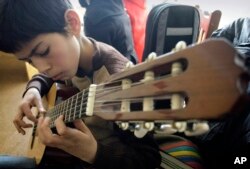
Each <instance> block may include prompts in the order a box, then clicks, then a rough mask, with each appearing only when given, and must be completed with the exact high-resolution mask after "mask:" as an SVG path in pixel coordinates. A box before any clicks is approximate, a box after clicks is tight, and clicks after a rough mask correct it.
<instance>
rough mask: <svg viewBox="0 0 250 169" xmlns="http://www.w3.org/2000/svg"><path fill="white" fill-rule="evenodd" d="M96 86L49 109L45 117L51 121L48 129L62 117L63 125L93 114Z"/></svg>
mask: <svg viewBox="0 0 250 169" xmlns="http://www.w3.org/2000/svg"><path fill="white" fill-rule="evenodd" d="M95 92H96V85H91V86H90V88H88V89H86V90H83V91H81V92H79V93H77V94H75V95H73V96H71V97H70V98H68V99H67V100H65V101H63V102H61V103H59V104H57V105H56V106H54V107H53V108H52V109H50V110H49V111H48V113H47V115H48V116H49V117H50V119H51V123H50V127H51V128H53V127H55V120H56V119H57V118H58V117H59V116H61V115H63V116H64V121H65V123H70V122H73V121H74V120H76V119H82V118H84V117H86V116H91V115H92V114H93V108H94V100H95Z"/></svg>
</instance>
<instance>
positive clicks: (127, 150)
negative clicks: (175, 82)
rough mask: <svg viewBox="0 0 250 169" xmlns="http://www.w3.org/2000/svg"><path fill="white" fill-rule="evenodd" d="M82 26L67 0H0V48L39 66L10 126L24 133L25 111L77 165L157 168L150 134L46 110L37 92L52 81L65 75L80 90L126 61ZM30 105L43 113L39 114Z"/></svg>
mask: <svg viewBox="0 0 250 169" xmlns="http://www.w3.org/2000/svg"><path fill="white" fill-rule="evenodd" d="M93 2H94V1H93ZM103 2H106V1H103ZM87 14H88V13H87ZM97 14H98V13H97ZM87 16H88V15H87ZM99 17H101V16H99ZM97 18H98V17H97ZM81 31H82V30H81V22H80V18H79V16H78V14H77V12H75V11H74V10H73V9H72V8H71V4H70V3H69V1H67V0H53V1H52V0H32V1H30V0H18V1H16V0H0V51H4V52H6V53H13V54H14V55H15V56H16V57H17V59H19V60H22V61H27V62H29V63H30V64H32V65H33V66H34V67H36V68H37V70H38V71H39V72H40V73H39V74H37V75H35V76H34V77H33V78H32V79H31V80H30V81H29V82H28V84H27V88H26V90H25V92H24V94H23V98H22V100H21V103H20V105H19V108H18V111H17V114H16V116H15V119H14V125H15V127H16V128H17V130H18V132H19V133H21V134H25V128H29V127H32V123H29V122H25V121H24V117H27V118H28V119H29V120H31V121H32V122H34V123H37V133H38V137H39V139H40V141H41V142H42V143H43V144H45V145H46V146H49V147H55V148H58V149H61V150H64V151H65V152H67V153H69V154H71V155H73V156H75V157H77V163H74V165H75V167H78V168H96V169H98V168H109V169H117V168H119V169H128V168H129V169H138V168H143V169H154V168H157V167H158V166H159V164H160V161H161V157H160V154H159V152H158V146H157V144H156V143H155V141H154V139H153V138H152V136H151V135H150V134H148V135H146V136H145V137H143V138H141V139H138V138H136V137H135V136H134V135H133V133H131V132H129V131H123V130H121V129H120V128H119V127H118V126H117V125H116V124H115V123H113V122H109V121H105V120H103V119H101V118H98V117H96V116H91V117H86V118H84V119H83V120H80V119H78V120H77V119H73V125H74V127H70V126H67V125H66V124H65V120H66V119H65V116H66V115H65V114H64V113H63V112H60V115H58V117H57V118H56V119H51V118H50V117H48V116H46V111H45V108H44V106H43V103H42V100H41V97H42V96H43V95H45V94H47V93H48V91H49V89H50V88H51V86H52V84H53V83H55V82H59V81H60V82H65V81H67V82H70V83H66V84H71V85H72V86H74V87H77V88H78V89H79V90H83V89H86V88H88V87H89V85H90V84H91V83H95V84H99V83H102V82H104V81H106V80H107V79H108V78H109V77H110V75H112V74H114V73H117V72H120V71H122V70H123V69H124V68H125V65H126V63H128V62H129V60H128V59H127V58H125V57H124V56H123V55H121V54H120V53H119V52H118V51H117V50H115V49H114V48H113V47H111V46H109V45H107V44H105V43H102V42H98V41H96V40H94V39H92V38H87V37H86V36H84V35H82V33H81ZM32 107H37V109H38V111H39V112H40V114H42V115H41V116H40V117H39V119H37V118H36V117H35V116H34V115H33V113H32V111H31V108H32ZM53 120H54V121H53ZM51 122H55V129H56V132H52V130H51V128H50V124H51ZM59 161H60V160H59ZM61 163H62V164H63V161H60V163H59V164H58V165H59V166H60V164H61ZM53 166H54V167H55V164H53ZM59 166H57V167H58V168H59ZM47 167H48V166H47ZM52 168H53V167H52ZM60 168H65V166H62V165H61V166H60ZM70 168H74V166H73V165H72V166H71V167H70Z"/></svg>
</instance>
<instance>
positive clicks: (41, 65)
mask: <svg viewBox="0 0 250 169" xmlns="http://www.w3.org/2000/svg"><path fill="white" fill-rule="evenodd" d="M32 62H33V64H34V66H35V67H36V68H37V70H38V71H39V72H40V73H43V74H46V75H47V74H48V70H50V68H51V65H50V64H49V62H48V61H47V60H46V59H45V58H41V57H33V58H32Z"/></svg>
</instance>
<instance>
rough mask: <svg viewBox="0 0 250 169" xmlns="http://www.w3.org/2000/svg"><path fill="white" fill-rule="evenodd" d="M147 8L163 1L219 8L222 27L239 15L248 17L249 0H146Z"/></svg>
mask: <svg viewBox="0 0 250 169" xmlns="http://www.w3.org/2000/svg"><path fill="white" fill-rule="evenodd" d="M146 1H147V3H148V8H149V9H150V8H151V7H152V6H154V5H156V4H158V3H163V2H169V3H180V4H187V5H193V6H194V5H199V6H200V8H201V9H202V10H203V11H208V12H212V11H214V10H217V9H219V10H221V12H222V16H221V21H220V25H219V27H222V26H224V25H226V24H228V23H230V22H232V21H233V20H235V19H237V18H240V17H250V1H249V0H146Z"/></svg>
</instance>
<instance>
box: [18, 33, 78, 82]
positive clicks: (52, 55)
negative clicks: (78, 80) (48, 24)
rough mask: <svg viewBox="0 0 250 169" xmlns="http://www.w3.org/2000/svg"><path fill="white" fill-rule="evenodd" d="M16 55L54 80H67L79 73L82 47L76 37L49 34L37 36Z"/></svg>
mask: <svg viewBox="0 0 250 169" xmlns="http://www.w3.org/2000/svg"><path fill="white" fill-rule="evenodd" d="M15 55H16V56H17V58H18V59H19V60H26V61H29V62H30V63H31V64H32V65H33V66H34V67H36V68H37V69H38V71H39V72H40V73H43V74H46V75H47V76H49V77H51V78H52V79H53V80H66V79H70V78H72V77H73V76H74V75H75V74H76V72H77V68H78V65H79V56H80V46H79V43H78V41H77V39H76V38H75V36H72V35H68V36H66V35H62V34H59V33H49V34H42V35H39V36H37V37H36V38H34V39H33V40H32V41H31V42H29V43H27V44H25V45H24V47H23V48H22V49H21V50H20V51H19V52H16V53H15Z"/></svg>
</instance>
